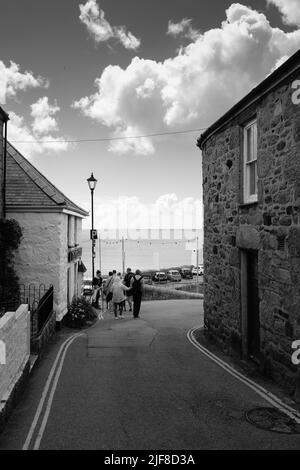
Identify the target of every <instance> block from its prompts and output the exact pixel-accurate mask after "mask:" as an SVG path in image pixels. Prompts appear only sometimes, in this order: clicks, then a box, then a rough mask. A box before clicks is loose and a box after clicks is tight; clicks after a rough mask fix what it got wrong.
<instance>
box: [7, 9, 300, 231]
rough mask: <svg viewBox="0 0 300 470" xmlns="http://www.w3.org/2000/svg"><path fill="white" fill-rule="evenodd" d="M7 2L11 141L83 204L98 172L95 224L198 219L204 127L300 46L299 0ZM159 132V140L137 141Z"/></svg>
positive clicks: (87, 222)
mask: <svg viewBox="0 0 300 470" xmlns="http://www.w3.org/2000/svg"><path fill="white" fill-rule="evenodd" d="M0 7H1V10H0V11H1V14H0V105H1V106H2V107H3V109H4V110H5V111H6V112H8V113H9V115H10V121H9V125H8V139H9V140H10V141H11V142H12V143H13V145H14V146H15V147H17V148H18V149H19V150H20V151H21V152H22V153H23V155H24V156H25V157H26V158H28V159H29V160H30V161H31V162H32V163H33V164H34V165H35V166H36V167H37V168H38V169H39V170H40V171H41V172H42V173H43V174H44V175H45V176H46V177H47V178H48V179H49V180H50V181H51V182H52V183H54V184H55V185H56V186H57V187H58V188H59V189H61V190H62V191H63V192H64V193H65V194H66V195H67V196H68V197H70V198H71V199H72V200H73V201H74V202H76V203H77V204H78V205H80V206H81V207H83V208H85V209H87V210H89V208H90V191H89V189H88V185H87V181H86V179H87V178H88V177H89V176H90V174H91V172H93V173H94V176H95V177H96V178H97V180H98V183H97V187H96V189H95V193H94V196H95V199H94V200H95V226H96V227H99V228H100V227H102V226H104V225H109V224H111V223H115V224H117V225H122V224H124V220H120V217H121V216H120V214H123V216H124V214H125V213H126V214H127V216H128V214H129V216H128V217H129V219H130V221H131V222H132V221H133V220H136V221H138V222H137V223H140V224H143V225H144V226H147V225H149V224H150V225H151V220H152V219H151V217H152V216H151V214H153V213H154V212H155V211H158V212H159V211H161V210H162V211H165V213H167V212H168V211H169V213H170V212H172V214H173V215H174V214H176V211H177V213H178V211H180V210H183V211H185V212H186V211H189V210H190V211H192V212H193V211H194V212H193V214H196V216H195V217H194V216H193V217H192V219H193V220H192V219H191V218H188V217H187V218H186V219H185V222H184V225H185V226H187V225H189V224H191V225H193V226H194V225H197V227H195V228H198V227H199V226H201V224H202V171H201V152H200V150H199V148H197V146H196V141H197V138H198V137H199V135H200V134H201V130H202V129H205V128H206V127H208V126H209V125H211V124H212V123H213V122H214V121H215V120H216V119H217V118H218V117H220V116H221V115H222V114H223V113H224V112H226V111H227V110H228V109H229V108H230V107H231V106H233V105H234V103H236V102H237V101H238V100H239V99H241V98H242V97H243V96H244V95H245V94H247V93H248V92H249V91H250V90H251V89H252V88H253V87H254V86H256V85H257V84H258V83H259V82H260V81H262V80H263V79H264V78H265V77H266V76H267V75H268V74H269V73H270V72H271V71H272V70H274V69H275V68H276V67H278V65H280V64H281V63H282V62H283V61H284V60H286V59H287V58H288V57H290V56H291V55H292V54H293V53H294V52H296V51H297V50H298V49H299V48H300V29H299V28H300V0H248V1H246V2H245V3H234V2H232V1H220V0H210V1H209V2H207V1H201V0H164V1H163V2H162V1H160V2H158V1H157V0H152V1H151V2H149V1H145V0H101V1H100V0H99V1H96V0H87V1H85V0H81V1H80V0H79V1H78V0H67V1H63V2H61V1H58V0H52V1H51V2H49V1H46V0H23V1H22V2H20V1H19V0H10V1H9V2H8V1H4V0H0ZM172 133H173V134H172ZM151 134H165V135H159V136H157V135H156V136H152V137H142V138H136V139H133V138H132V137H134V136H149V135H151ZM101 139H102V140H101ZM109 139H113V140H109ZM74 141H77V142H74ZM78 141H80V142H78ZM115 208H117V210H115ZM128 208H129V209H128ZM116 214H117V215H116ZM121 218H122V217H121ZM123 218H124V217H123ZM112 219H113V220H112ZM191 220H192V222H191ZM141 221H142V222H141ZM189 221H190V222H189ZM152 225H153V224H152ZM89 226H90V219H89V218H87V219H86V220H85V222H84V227H86V228H87V227H89Z"/></svg>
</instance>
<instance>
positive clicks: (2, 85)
mask: <svg viewBox="0 0 300 470" xmlns="http://www.w3.org/2000/svg"><path fill="white" fill-rule="evenodd" d="M48 86H49V83H48V81H47V80H45V79H44V78H42V77H37V78H36V77H34V76H33V74H32V72H28V71H25V72H20V66H19V65H18V64H16V63H15V62H12V61H10V65H9V66H8V67H7V66H6V65H5V64H4V62H2V61H1V60H0V103H1V104H6V100H7V98H12V97H15V96H16V94H17V92H18V91H25V90H26V89H28V88H37V87H46V88H47V87H48Z"/></svg>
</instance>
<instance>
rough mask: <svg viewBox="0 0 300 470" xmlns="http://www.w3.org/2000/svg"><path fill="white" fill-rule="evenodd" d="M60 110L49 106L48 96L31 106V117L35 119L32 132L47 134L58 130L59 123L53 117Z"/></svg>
mask: <svg viewBox="0 0 300 470" xmlns="http://www.w3.org/2000/svg"><path fill="white" fill-rule="evenodd" d="M58 111H60V108H59V107H58V106H57V105H51V104H49V100H48V97H47V96H44V97H43V98H40V99H39V100H38V101H37V102H36V103H33V104H32V105H31V116H32V117H33V123H32V130H33V132H34V133H36V134H47V133H49V132H53V131H56V130H58V123H57V121H56V119H55V118H54V117H53V116H54V115H55V114H56V113H57V112H58Z"/></svg>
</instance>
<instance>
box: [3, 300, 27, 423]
mask: <svg viewBox="0 0 300 470" xmlns="http://www.w3.org/2000/svg"><path fill="white" fill-rule="evenodd" d="M29 357H30V314H29V312H28V307H27V305H21V306H20V307H19V308H18V310H17V311H16V312H7V313H6V314H5V315H4V316H3V317H2V318H1V319H0V431H1V428H2V427H3V425H4V422H5V421H6V419H7V417H8V415H9V413H10V410H11V409H12V407H13V406H14V405H15V403H16V401H17V397H18V395H19V392H21V389H22V388H23V387H22V386H23V383H24V379H25V376H27V375H28V374H29Z"/></svg>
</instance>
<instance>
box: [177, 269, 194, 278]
mask: <svg viewBox="0 0 300 470" xmlns="http://www.w3.org/2000/svg"><path fill="white" fill-rule="evenodd" d="M179 272H180V274H181V277H182V278H183V279H193V273H192V270H191V269H190V268H181V269H180V271H179Z"/></svg>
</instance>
